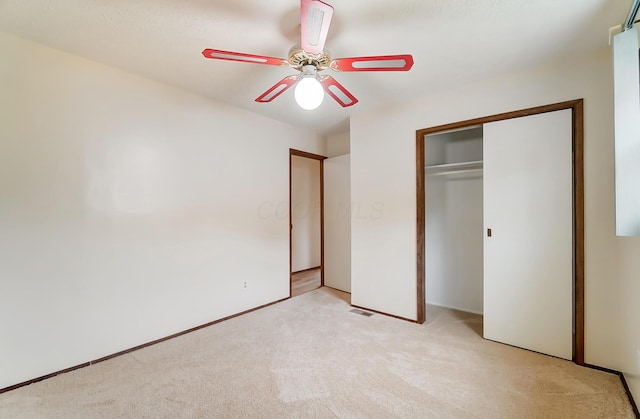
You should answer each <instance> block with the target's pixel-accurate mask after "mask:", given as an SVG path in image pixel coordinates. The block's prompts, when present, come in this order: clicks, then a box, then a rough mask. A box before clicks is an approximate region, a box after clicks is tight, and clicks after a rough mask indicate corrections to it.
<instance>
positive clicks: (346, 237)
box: [324, 154, 351, 292]
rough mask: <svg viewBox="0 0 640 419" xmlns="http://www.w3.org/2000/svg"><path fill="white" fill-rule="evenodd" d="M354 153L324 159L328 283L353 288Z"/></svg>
mask: <svg viewBox="0 0 640 419" xmlns="http://www.w3.org/2000/svg"><path fill="white" fill-rule="evenodd" d="M350 168H351V165H350V156H349V155H348V154H345V155H343V156H338V157H331V158H328V159H326V160H325V161H324V190H325V194H324V284H325V285H326V286H328V287H332V288H335V289H338V290H342V291H345V292H351V185H350V182H349V179H350V176H351V173H350V172H351V170H350Z"/></svg>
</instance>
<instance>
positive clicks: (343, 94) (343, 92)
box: [320, 76, 358, 108]
mask: <svg viewBox="0 0 640 419" xmlns="http://www.w3.org/2000/svg"><path fill="white" fill-rule="evenodd" d="M320 83H321V84H322V87H323V88H324V91H325V92H327V94H328V95H329V96H331V97H332V98H333V100H335V101H336V102H338V103H339V104H340V105H341V106H342V107H343V108H346V107H349V106H353V105H355V104H356V103H358V99H356V97H355V96H354V95H352V94H351V92H349V91H348V90H347V89H345V87H344V86H343V85H341V84H340V83H338V81H337V80H336V79H334V78H333V77H331V76H322V77H321V78H320Z"/></svg>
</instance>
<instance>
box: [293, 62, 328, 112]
mask: <svg viewBox="0 0 640 419" xmlns="http://www.w3.org/2000/svg"><path fill="white" fill-rule="evenodd" d="M293 96H294V97H295V99H296V103H297V104H298V106H300V107H301V108H302V109H304V110H306V111H312V110H314V109H317V108H318V107H319V106H320V104H322V101H323V100H324V89H323V88H322V84H320V81H318V77H317V76H316V69H315V67H314V66H312V65H309V66H304V68H303V70H302V76H301V77H300V80H299V81H298V83H297V84H296V88H295V90H294V92H293Z"/></svg>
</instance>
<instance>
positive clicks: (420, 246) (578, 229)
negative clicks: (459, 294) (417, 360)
mask: <svg viewBox="0 0 640 419" xmlns="http://www.w3.org/2000/svg"><path fill="white" fill-rule="evenodd" d="M563 110H568V112H569V114H570V117H569V125H570V128H569V136H570V137H571V138H570V139H569V143H570V146H569V147H570V149H571V150H570V152H569V157H568V159H569V160H570V161H571V160H572V161H571V168H570V174H569V182H570V186H571V188H572V193H570V205H569V207H571V208H570V210H569V211H570V213H571V216H572V217H570V218H572V220H571V221H570V224H571V225H570V226H569V227H570V228H569V231H570V233H571V234H572V237H571V238H570V240H569V243H570V245H569V246H570V247H571V246H572V247H573V248H572V249H571V252H572V254H573V258H572V266H570V270H571V268H572V271H573V272H572V274H573V275H572V278H571V282H572V283H571V288H572V289H571V290H570V293H569V295H571V297H572V298H571V299H572V301H566V302H564V304H566V305H569V306H570V307H572V311H573V313H572V317H573V319H572V337H571V338H572V342H571V345H572V346H573V350H572V352H573V355H572V359H573V360H574V362H576V363H578V364H584V178H583V101H582V100H581V99H580V100H573V101H568V102H562V103H557V104H552V105H547V106H541V107H536V108H530V109H523V110H520V111H514V112H509V113H504V114H498V115H493V116H488V117H483V118H477V119H473V120H467V121H462V122H457V123H453V124H447V125H441V126H436V127H432V128H426V129H421V130H417V131H416V194H417V201H416V202H417V235H416V237H417V247H416V249H417V258H416V259H417V310H418V312H417V321H418V323H424V321H425V316H426V298H425V276H426V275H425V268H426V261H425V246H426V217H425V216H426V194H425V181H426V179H425V178H426V174H425V162H426V159H425V136H427V135H432V134H437V133H443V132H447V131H449V132H450V131H456V130H461V129H466V128H471V127H474V126H483V125H484V124H492V123H500V122H503V121H507V120H515V119H516V118H522V119H524V118H525V117H529V116H536V115H542V114H550V113H553V112H556V111H563ZM485 170H486V166H485ZM487 235H488V236H489V237H491V229H488V230H487ZM494 235H495V234H494ZM521 239H522V240H523V241H526V240H524V238H521ZM485 242H486V237H485ZM485 272H486V270H485ZM485 280H486V278H485ZM567 300H569V298H567ZM485 309H486V307H485ZM516 346H517V345H516Z"/></svg>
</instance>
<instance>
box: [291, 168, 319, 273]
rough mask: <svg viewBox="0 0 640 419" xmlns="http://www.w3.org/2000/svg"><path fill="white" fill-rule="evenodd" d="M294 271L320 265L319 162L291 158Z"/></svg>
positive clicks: (292, 257)
mask: <svg viewBox="0 0 640 419" xmlns="http://www.w3.org/2000/svg"><path fill="white" fill-rule="evenodd" d="M291 223H292V224H293V230H291V270H292V272H298V271H304V270H305V269H310V268H315V267H318V266H320V264H321V258H320V253H321V252H320V250H321V245H320V244H321V243H320V161H319V160H314V159H309V158H306V157H300V156H292V157H291Z"/></svg>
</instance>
